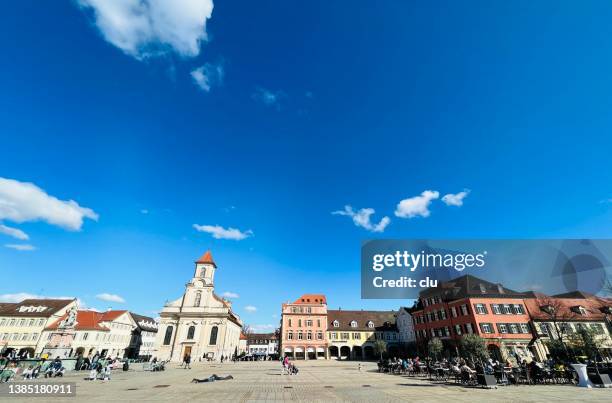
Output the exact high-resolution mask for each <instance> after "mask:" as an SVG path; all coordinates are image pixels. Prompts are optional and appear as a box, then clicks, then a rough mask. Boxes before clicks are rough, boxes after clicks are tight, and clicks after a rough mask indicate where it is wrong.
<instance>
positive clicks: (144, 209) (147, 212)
mask: <svg viewBox="0 0 612 403" xmlns="http://www.w3.org/2000/svg"><path fill="white" fill-rule="evenodd" d="M140 214H149V210H147V209H146V208H143V209H142V210H140Z"/></svg>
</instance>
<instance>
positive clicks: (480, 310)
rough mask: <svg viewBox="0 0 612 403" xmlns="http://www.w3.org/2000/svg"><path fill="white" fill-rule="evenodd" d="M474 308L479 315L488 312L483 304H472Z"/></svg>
mask: <svg viewBox="0 0 612 403" xmlns="http://www.w3.org/2000/svg"><path fill="white" fill-rule="evenodd" d="M474 308H475V309H476V313H478V314H480V315H486V314H487V313H488V312H487V307H486V306H485V304H474Z"/></svg>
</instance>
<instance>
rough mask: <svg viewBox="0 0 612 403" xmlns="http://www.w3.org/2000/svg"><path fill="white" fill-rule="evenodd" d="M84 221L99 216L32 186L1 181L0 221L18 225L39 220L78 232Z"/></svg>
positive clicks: (12, 181) (14, 181)
mask: <svg viewBox="0 0 612 403" xmlns="http://www.w3.org/2000/svg"><path fill="white" fill-rule="evenodd" d="M85 218H89V219H92V220H97V219H98V214H96V213H95V212H94V211H93V210H92V209H90V208H87V207H81V206H79V204H78V203H77V202H75V201H74V200H68V201H64V200H59V199H57V198H56V197H53V196H51V195H48V194H47V193H46V192H45V191H44V190H42V189H41V188H39V187H38V186H36V185H34V184H33V183H28V182H19V181H16V180H13V179H6V178H0V220H8V221H13V222H17V223H21V222H25V221H39V220H40V221H46V222H47V223H49V224H52V225H57V226H59V227H62V228H65V229H68V230H72V231H77V230H80V229H81V227H82V225H83V220H84V219H85Z"/></svg>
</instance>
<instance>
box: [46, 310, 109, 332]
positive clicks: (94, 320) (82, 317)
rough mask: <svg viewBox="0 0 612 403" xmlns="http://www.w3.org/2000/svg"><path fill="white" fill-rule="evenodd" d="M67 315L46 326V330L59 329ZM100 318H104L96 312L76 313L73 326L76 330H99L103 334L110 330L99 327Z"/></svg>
mask: <svg viewBox="0 0 612 403" xmlns="http://www.w3.org/2000/svg"><path fill="white" fill-rule="evenodd" d="M67 316H68V315H67V314H64V316H62V317H61V318H60V319H58V320H56V321H55V322H53V323H52V324H51V325H49V326H47V329H46V330H55V329H57V328H58V327H59V324H60V323H61V321H63V320H64V319H66V317H67ZM102 316H104V314H103V313H101V312H96V311H77V317H76V321H77V324H76V326H75V329H76V330H99V331H103V332H107V331H109V330H110V329H109V328H107V327H105V326H102V325H100V322H101V321H102Z"/></svg>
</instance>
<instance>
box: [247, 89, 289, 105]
mask: <svg viewBox="0 0 612 403" xmlns="http://www.w3.org/2000/svg"><path fill="white" fill-rule="evenodd" d="M251 96H252V98H253V99H254V100H256V101H258V102H261V103H263V104H264V105H266V106H276V107H277V108H278V107H279V104H278V103H279V101H280V100H281V98H283V97H284V93H283V92H282V91H276V92H273V91H270V90H268V89H265V88H262V87H257V88H255V92H254V93H253V94H252V95H251Z"/></svg>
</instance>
